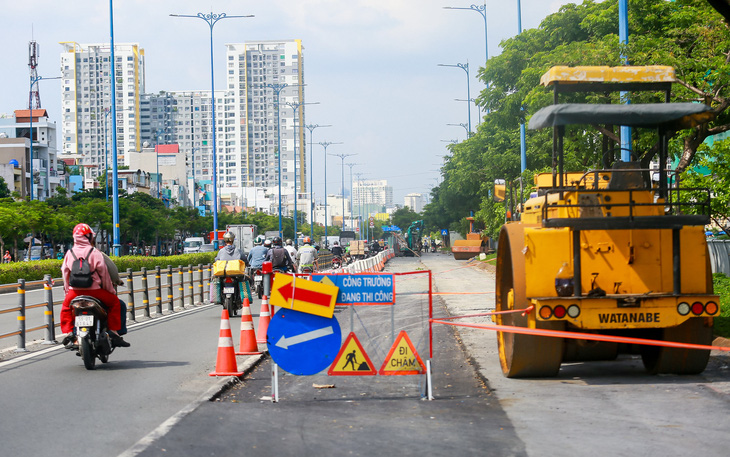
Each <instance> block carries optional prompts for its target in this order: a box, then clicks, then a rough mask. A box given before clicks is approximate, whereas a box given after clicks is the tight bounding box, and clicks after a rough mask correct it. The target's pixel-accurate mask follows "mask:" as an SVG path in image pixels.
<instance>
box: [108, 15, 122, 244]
mask: <svg viewBox="0 0 730 457" xmlns="http://www.w3.org/2000/svg"><path fill="white" fill-rule="evenodd" d="M109 35H110V46H109V47H110V51H111V55H110V57H111V58H110V63H109V79H110V80H111V91H112V94H111V95H112V113H114V116H113V117H112V149H113V152H112V178H113V180H114V184H113V186H114V187H112V225H114V255H115V256H117V257H119V256H121V254H122V253H121V248H122V245H121V234H120V232H119V185H118V183H119V181H118V179H119V175H118V173H117V172H118V162H119V151H118V150H117V95H116V94H117V89H116V80H117V61H116V58H115V57H114V5H113V0H109Z"/></svg>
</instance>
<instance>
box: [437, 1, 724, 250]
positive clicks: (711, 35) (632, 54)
mask: <svg viewBox="0 0 730 457" xmlns="http://www.w3.org/2000/svg"><path fill="white" fill-rule="evenodd" d="M629 30H630V31H631V35H630V39H629V45H628V46H624V45H621V44H620V43H619V40H618V6H617V2H616V1H615V0H610V1H604V2H600V3H597V2H594V1H584V2H583V3H582V4H578V5H576V4H567V5H564V6H563V7H561V9H560V11H559V12H557V13H555V14H552V15H550V16H548V17H546V18H545V19H544V20H543V22H542V23H541V24H540V26H539V27H538V28H535V29H530V30H525V31H524V32H523V33H521V34H520V35H517V36H515V37H513V38H511V39H508V40H505V41H504V42H502V48H503V50H502V52H501V54H499V55H497V56H495V57H493V58H491V59H489V61H488V62H487V63H486V65H485V66H484V67H483V68H481V69H480V71H479V77H480V79H481V80H482V81H483V82H484V83H485V85H487V86H488V87H487V88H486V89H485V90H483V91H482V92H481V94H480V95H479V97H478V99H477V101H478V103H479V105H480V106H481V107H482V111H484V112H487V114H486V115H485V116H484V119H483V122H482V123H481V124H480V125H479V128H478V131H477V132H476V133H475V134H474V135H472V137H471V138H469V139H467V140H466V141H464V142H462V143H460V144H455V145H449V146H448V149H449V154H448V155H447V156H446V157H445V159H446V162H445V164H444V166H443V167H442V169H441V173H442V177H443V181H442V182H441V184H440V185H439V186H437V187H435V188H434V189H433V190H432V191H431V203H429V204H428V205H426V208H425V209H424V215H423V219H424V221H425V223H426V225H427V228H429V229H441V228H449V229H451V230H455V229H459V228H461V229H462V230H463V225H462V226H461V227H460V224H459V223H458V221H459V220H461V219H462V218H463V217H465V216H467V215H468V214H469V211H474V212H475V213H476V218H477V220H478V221H479V222H480V223H481V224H482V226H483V227H484V228H485V230H486V231H487V232H488V233H489V234H490V235H492V236H494V235H496V233H497V231H498V229H499V226H500V225H501V224H502V223H503V221H504V213H505V210H506V208H505V204H504V203H495V202H493V201H492V187H493V184H494V181H495V180H496V179H504V180H506V181H507V182H513V183H514V182H517V178H518V177H520V175H521V176H522V178H523V180H524V181H523V182H525V183H527V185H528V186H529V185H530V183H532V182H533V181H532V179H533V176H534V175H535V174H536V173H537V172H540V171H545V170H549V169H550V168H551V165H552V163H551V162H552V158H551V151H552V135H551V131H550V129H542V130H539V131H529V130H528V131H527V137H526V146H527V149H526V155H527V164H526V165H527V169H526V170H525V172H524V173H521V170H520V166H521V165H520V154H519V151H520V123H521V122H525V121H527V123H528V124H529V118H530V116H531V115H532V114H534V113H535V112H537V111H538V110H539V109H540V108H542V107H544V106H547V105H549V104H551V103H552V102H553V94H552V92H551V91H550V90H548V89H546V88H545V87H543V86H541V85H540V77H541V75H543V74H544V73H545V72H546V71H547V70H548V69H549V68H551V67H552V66H555V65H568V66H578V65H607V66H617V65H622V64H623V61H622V59H621V52H622V51H624V52H626V54H627V55H629V58H630V63H631V64H632V65H671V66H673V67H674V68H675V69H676V72H677V77H678V79H679V83H678V84H675V85H674V88H673V91H672V100H671V101H677V102H679V101H682V102H687V101H694V102H704V103H707V104H709V105H710V106H712V108H713V109H714V110H715V111H716V112H717V118H716V119H715V120H714V121H712V122H710V123H709V124H707V125H700V126H697V127H696V128H694V129H691V130H684V131H681V132H678V133H677V134H676V136H675V138H674V139H673V140H672V141H671V142H670V154H672V156H673V157H675V158H679V159H680V161H679V166H678V169H679V171H680V172H681V171H683V170H685V169H686V168H687V167H688V166H689V165H690V163H692V160H693V158H694V156H695V153H696V151H697V149H698V147H700V145H701V144H702V142H703V141H704V140H705V139H706V138H707V137H708V136H710V135H714V134H717V133H722V132H725V131H728V130H730V114H728V112H727V111H728V110H727V108H728V107H730V102H729V101H728V100H730V59H727V56H728V55H730V29H728V28H727V27H726V25H725V23H724V21H723V20H722V18H721V16H720V15H719V14H717V13H716V12H715V11H714V10H713V9H712V8H711V7H710V6H709V4H708V3H707V2H705V1H701V0H677V1H673V2H658V1H655V0H631V1H630V2H629ZM631 98H632V102H634V103H653V102H660V101H663V100H662V99H661V95H660V94H654V93H652V94H638V93H635V94H632V95H631ZM617 101H618V94H617V93H612V94H609V95H605V94H602V93H601V94H570V95H566V96H563V97H561V102H572V103H583V102H590V103H607V102H614V103H615V102H617ZM634 140H635V141H634V151H635V154H636V156H637V157H638V158H639V159H640V160H641V161H642V165H643V166H644V167H646V168H648V164H649V162H650V161H651V159H652V158H653V157H654V155H655V151H656V149H655V148H654V145H655V143H656V141H657V138H656V137H655V134H654V133H652V132H649V133H648V134H647V133H640V132H637V133H636V134H635V137H634ZM601 147H602V142H601V137H600V135H598V134H597V133H595V132H594V131H593V130H592V129H585V128H582V127H581V128H568V129H566V136H565V140H564V149H565V153H566V156H565V158H566V169H567V170H575V171H581V170H588V169H591V168H596V167H599V166H601V163H600V162H601V160H600V159H601ZM724 157H725V156H723V160H724ZM718 161H719V160H718ZM724 163H728V161H727V160H724ZM718 173H719V171H718ZM713 187H714V188H715V189H716V190H717V192H718V193H719V194H727V193H728V190H727V189H728V186H727V185H725V186H724V187H723V186H721V185H716V186H713ZM527 192H529V187H528V188H527V190H526V193H527ZM713 205H715V206H718V207H720V206H723V205H724V212H723V214H725V213H727V205H726V204H725V201H724V198H723V199H722V200H721V201H720V202H718V203H717V204H714V203H713Z"/></svg>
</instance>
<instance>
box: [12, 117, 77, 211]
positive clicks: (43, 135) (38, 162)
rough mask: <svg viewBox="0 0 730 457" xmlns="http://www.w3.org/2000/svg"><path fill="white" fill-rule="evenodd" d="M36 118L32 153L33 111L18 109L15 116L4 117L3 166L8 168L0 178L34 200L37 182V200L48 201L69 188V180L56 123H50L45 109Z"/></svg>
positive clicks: (23, 195) (34, 118)
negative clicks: (60, 189)
mask: <svg viewBox="0 0 730 457" xmlns="http://www.w3.org/2000/svg"><path fill="white" fill-rule="evenodd" d="M32 116H33V118H32V130H33V148H32V150H31V142H30V137H31V111H30V110H28V109H23V110H15V112H14V115H13V116H2V117H0V164H3V165H5V167H4V169H3V171H2V172H1V173H0V176H2V177H3V178H4V179H5V183H6V184H7V186H8V189H9V190H10V191H11V192H14V191H17V192H19V193H20V195H21V196H22V197H30V196H31V183H33V184H32V186H33V187H32V196H33V198H34V199H37V200H46V199H47V198H50V197H52V196H54V195H55V194H56V188H57V187H58V186H61V187H64V188H66V189H68V185H67V182H68V180H67V178H66V175H65V173H64V166H63V164H62V163H61V162H60V161H59V160H58V150H57V147H56V139H57V138H56V123H55V122H52V121H49V120H48V113H47V112H46V110H45V109H43V108H39V109H34V110H33V114H32ZM31 157H32V164H33V166H32V167H31ZM8 165H9V166H8ZM31 169H32V172H33V178H32V179H31Z"/></svg>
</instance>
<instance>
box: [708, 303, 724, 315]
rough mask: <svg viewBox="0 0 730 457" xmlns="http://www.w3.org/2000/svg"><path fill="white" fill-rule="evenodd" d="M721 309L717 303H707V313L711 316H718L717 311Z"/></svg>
mask: <svg viewBox="0 0 730 457" xmlns="http://www.w3.org/2000/svg"><path fill="white" fill-rule="evenodd" d="M719 309H720V308H719V307H718V306H717V303H715V302H714V301H710V302H707V304H706V305H705V312H706V313H707V314H709V315H710V316H714V315H715V314H717V311H718V310H719Z"/></svg>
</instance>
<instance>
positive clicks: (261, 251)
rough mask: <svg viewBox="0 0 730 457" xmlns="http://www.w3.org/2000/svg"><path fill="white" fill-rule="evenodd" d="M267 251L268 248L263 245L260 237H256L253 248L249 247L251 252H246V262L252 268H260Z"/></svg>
mask: <svg viewBox="0 0 730 457" xmlns="http://www.w3.org/2000/svg"><path fill="white" fill-rule="evenodd" d="M267 252H269V248H267V247H265V246H263V242H262V240H261V238H256V241H254V246H253V249H251V252H249V253H248V263H249V265H250V266H251V268H252V269H254V270H260V269H261V266H262V265H263V263H264V259H265V258H266V253H267Z"/></svg>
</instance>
